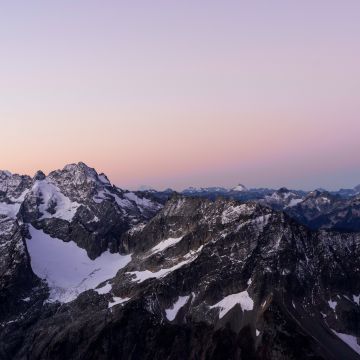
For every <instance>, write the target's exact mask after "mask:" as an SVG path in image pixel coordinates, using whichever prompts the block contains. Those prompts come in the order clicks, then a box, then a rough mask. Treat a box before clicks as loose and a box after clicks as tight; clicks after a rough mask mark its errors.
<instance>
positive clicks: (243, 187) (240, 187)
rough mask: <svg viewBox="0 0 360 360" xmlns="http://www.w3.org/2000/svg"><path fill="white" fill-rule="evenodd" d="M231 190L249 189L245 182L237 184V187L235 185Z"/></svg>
mask: <svg viewBox="0 0 360 360" xmlns="http://www.w3.org/2000/svg"><path fill="white" fill-rule="evenodd" d="M231 190H232V191H239V192H242V191H247V190H248V189H247V187H246V186H245V185H243V184H238V185H236V186H235V187H233V188H232V189H231Z"/></svg>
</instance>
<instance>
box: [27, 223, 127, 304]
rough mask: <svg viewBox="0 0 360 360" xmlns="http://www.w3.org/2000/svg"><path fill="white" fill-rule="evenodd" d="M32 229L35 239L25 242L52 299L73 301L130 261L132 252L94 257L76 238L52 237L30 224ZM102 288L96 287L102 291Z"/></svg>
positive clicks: (34, 265)
mask: <svg viewBox="0 0 360 360" xmlns="http://www.w3.org/2000/svg"><path fill="white" fill-rule="evenodd" d="M29 231H30V234H31V237H32V238H31V239H27V240H26V245H27V248H28V251H29V254H30V258H31V267H32V269H33V271H34V273H35V274H36V275H37V276H39V277H40V278H41V279H44V280H46V281H47V283H48V285H49V288H50V299H49V300H50V301H60V302H65V303H66V302H69V301H72V300H74V299H75V298H76V297H77V296H78V295H79V294H80V293H82V292H83V291H85V290H89V289H94V288H96V286H97V285H99V284H100V283H102V282H104V281H105V280H108V279H110V278H113V277H114V276H115V275H116V273H117V272H118V270H119V269H121V268H123V267H125V266H126V265H127V264H128V263H129V262H130V261H131V255H125V256H123V255H120V254H111V253H110V252H109V251H106V252H104V253H103V254H101V256H99V257H98V258H96V259H95V260H91V259H89V257H88V256H87V253H86V251H85V250H84V249H81V248H79V247H78V246H77V245H76V244H75V243H74V242H73V241H69V242H64V241H62V240H59V239H56V238H52V237H51V236H49V235H47V234H45V233H44V232H43V231H42V230H36V229H35V228H34V227H33V226H29ZM106 286H108V285H106ZM101 289H103V288H101ZM101 289H97V290H98V291H100V292H101ZM106 289H108V287H106ZM104 290H105V289H103V291H104Z"/></svg>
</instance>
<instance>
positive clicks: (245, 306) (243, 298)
mask: <svg viewBox="0 0 360 360" xmlns="http://www.w3.org/2000/svg"><path fill="white" fill-rule="evenodd" d="M236 304H239V305H240V306H241V309H242V310H243V311H244V310H248V311H250V310H252V309H253V308H254V301H253V300H252V299H251V297H250V296H249V293H248V292H247V291H246V290H245V291H242V292H240V293H237V294H232V295H228V296H226V297H225V298H224V299H222V300H221V301H219V302H218V303H216V304H215V305H212V306H210V309H213V308H220V309H221V310H220V314H219V319H221V318H222V317H223V316H224V315H225V314H227V313H228V312H229V311H230V310H231V309H232V308H233V307H234V306H235V305H236Z"/></svg>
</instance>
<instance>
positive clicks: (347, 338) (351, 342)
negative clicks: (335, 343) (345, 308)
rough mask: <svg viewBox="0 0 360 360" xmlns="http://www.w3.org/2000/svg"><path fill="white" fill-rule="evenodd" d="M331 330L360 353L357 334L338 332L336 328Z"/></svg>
mask: <svg viewBox="0 0 360 360" xmlns="http://www.w3.org/2000/svg"><path fill="white" fill-rule="evenodd" d="M331 331H332V332H333V333H334V334H335V335H336V336H337V337H338V338H340V339H341V340H342V341H343V342H344V343H345V344H347V345H348V346H350V347H351V348H352V349H353V350H354V351H355V352H357V353H358V354H359V355H360V345H359V344H358V342H357V338H356V336H353V335H348V334H342V333H338V332H336V331H335V330H333V329H331Z"/></svg>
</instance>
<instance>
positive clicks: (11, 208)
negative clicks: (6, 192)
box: [0, 202, 21, 219]
mask: <svg viewBox="0 0 360 360" xmlns="http://www.w3.org/2000/svg"><path fill="white" fill-rule="evenodd" d="M20 205H21V204H19V203H17V204H7V203H3V202H2V203H0V215H5V216H6V217H9V218H12V219H15V218H16V215H17V214H18V212H19V210H20Z"/></svg>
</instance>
